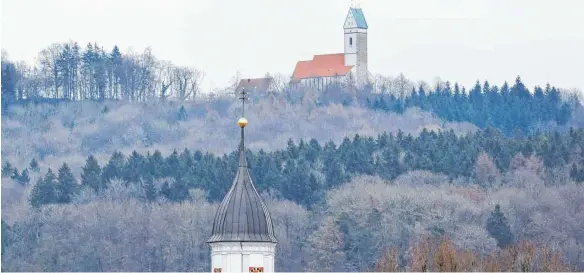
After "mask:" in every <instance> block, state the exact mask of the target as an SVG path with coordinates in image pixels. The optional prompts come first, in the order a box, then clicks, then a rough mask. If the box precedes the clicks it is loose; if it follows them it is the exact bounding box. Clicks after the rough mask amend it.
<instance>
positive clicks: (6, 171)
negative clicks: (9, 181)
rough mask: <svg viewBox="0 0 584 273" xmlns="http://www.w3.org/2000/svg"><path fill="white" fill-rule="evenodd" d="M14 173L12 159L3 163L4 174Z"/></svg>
mask: <svg viewBox="0 0 584 273" xmlns="http://www.w3.org/2000/svg"><path fill="white" fill-rule="evenodd" d="M11 175H12V164H10V161H6V163H4V165H2V176H11Z"/></svg>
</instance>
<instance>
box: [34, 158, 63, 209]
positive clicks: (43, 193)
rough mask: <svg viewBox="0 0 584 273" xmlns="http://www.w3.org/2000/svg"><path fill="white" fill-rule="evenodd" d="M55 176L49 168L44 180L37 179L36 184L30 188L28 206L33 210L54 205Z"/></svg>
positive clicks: (55, 199)
mask: <svg viewBox="0 0 584 273" xmlns="http://www.w3.org/2000/svg"><path fill="white" fill-rule="evenodd" d="M56 179H57V178H56V177H55V174H54V173H53V171H52V170H51V168H49V170H48V171H47V174H46V175H45V177H44V178H39V180H38V182H37V183H36V184H35V185H34V187H33V188H32V192H31V194H30V199H29V202H30V205H31V206H32V207H33V208H38V207H40V206H42V205H45V204H50V203H54V202H56V201H57V196H56V191H55V186H56V183H55V180H56Z"/></svg>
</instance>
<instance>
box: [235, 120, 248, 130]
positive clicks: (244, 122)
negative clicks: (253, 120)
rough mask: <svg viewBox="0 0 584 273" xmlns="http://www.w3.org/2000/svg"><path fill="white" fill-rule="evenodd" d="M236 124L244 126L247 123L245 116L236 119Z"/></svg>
mask: <svg viewBox="0 0 584 273" xmlns="http://www.w3.org/2000/svg"><path fill="white" fill-rule="evenodd" d="M237 125H239V127H241V128H243V127H245V126H246V125H247V119H246V118H243V117H242V118H240V119H239V120H238V121H237Z"/></svg>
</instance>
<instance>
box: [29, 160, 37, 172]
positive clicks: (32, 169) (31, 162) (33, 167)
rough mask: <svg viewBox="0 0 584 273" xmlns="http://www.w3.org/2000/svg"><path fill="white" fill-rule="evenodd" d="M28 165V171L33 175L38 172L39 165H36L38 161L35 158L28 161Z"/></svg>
mask: <svg viewBox="0 0 584 273" xmlns="http://www.w3.org/2000/svg"><path fill="white" fill-rule="evenodd" d="M29 165H30V170H31V171H33V172H35V173H36V172H38V171H40V167H39V163H38V161H37V160H36V158H33V159H32V160H31V161H30V163H29Z"/></svg>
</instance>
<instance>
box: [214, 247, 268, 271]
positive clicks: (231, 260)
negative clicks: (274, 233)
mask: <svg viewBox="0 0 584 273" xmlns="http://www.w3.org/2000/svg"><path fill="white" fill-rule="evenodd" d="M275 251H276V244H275V243H255V242H220V243H212V244H211V263H212V266H211V268H212V272H213V271H214V270H216V269H220V270H221V272H249V268H250V267H263V269H264V272H274V257H275Z"/></svg>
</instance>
